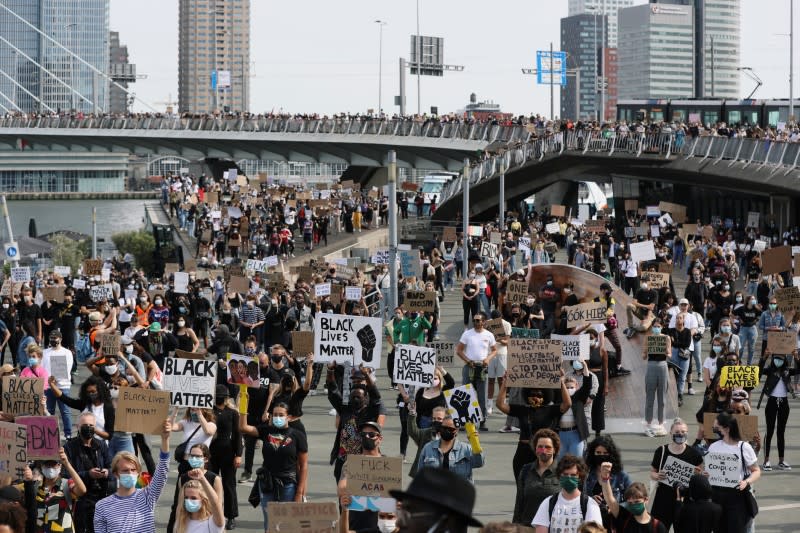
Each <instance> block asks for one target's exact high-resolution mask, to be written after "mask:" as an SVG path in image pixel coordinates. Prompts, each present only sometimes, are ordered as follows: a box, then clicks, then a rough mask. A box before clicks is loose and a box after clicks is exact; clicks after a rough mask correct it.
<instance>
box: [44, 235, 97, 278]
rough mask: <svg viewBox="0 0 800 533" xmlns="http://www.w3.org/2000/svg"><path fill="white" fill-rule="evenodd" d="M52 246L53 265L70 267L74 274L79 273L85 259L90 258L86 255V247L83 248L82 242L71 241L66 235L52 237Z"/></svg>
mask: <svg viewBox="0 0 800 533" xmlns="http://www.w3.org/2000/svg"><path fill="white" fill-rule="evenodd" d="M84 240H85V239H84ZM50 244H52V245H53V251H52V252H51V253H50V257H51V258H52V259H53V264H55V265H59V266H68V267H70V268H71V269H72V272H77V271H78V267H79V266H80V265H81V263H82V262H83V259H84V257H88V255H86V254H85V253H84V248H85V246H82V242H81V241H76V240H74V239H70V238H69V237H67V236H66V235H61V234H57V235H53V236H52V237H50Z"/></svg>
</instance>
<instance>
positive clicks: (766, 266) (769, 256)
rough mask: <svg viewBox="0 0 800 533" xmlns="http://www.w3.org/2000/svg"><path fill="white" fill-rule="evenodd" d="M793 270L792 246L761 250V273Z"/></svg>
mask: <svg viewBox="0 0 800 533" xmlns="http://www.w3.org/2000/svg"><path fill="white" fill-rule="evenodd" d="M791 270H792V247H791V246H778V247H777V248H770V249H769V250H764V251H763V252H761V274H762V275H764V276H766V275H767V274H778V273H780V272H789V271H791Z"/></svg>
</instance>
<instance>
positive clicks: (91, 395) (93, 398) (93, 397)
mask: <svg viewBox="0 0 800 533" xmlns="http://www.w3.org/2000/svg"><path fill="white" fill-rule="evenodd" d="M98 398H100V394H98V393H96V392H90V393H89V400H91V401H93V402H96V401H97V399H98Z"/></svg>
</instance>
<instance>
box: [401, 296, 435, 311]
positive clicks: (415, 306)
mask: <svg viewBox="0 0 800 533" xmlns="http://www.w3.org/2000/svg"><path fill="white" fill-rule="evenodd" d="M437 297H438V296H437V294H436V291H406V295H405V300H404V301H403V308H404V309H405V310H406V312H407V313H413V312H417V313H433V311H434V309H436V298H437Z"/></svg>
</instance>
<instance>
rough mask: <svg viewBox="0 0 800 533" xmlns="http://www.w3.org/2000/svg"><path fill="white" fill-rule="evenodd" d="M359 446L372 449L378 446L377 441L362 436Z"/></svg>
mask: <svg viewBox="0 0 800 533" xmlns="http://www.w3.org/2000/svg"><path fill="white" fill-rule="evenodd" d="M361 446H363V447H364V449H365V450H374V449H375V448H377V447H378V443H377V442H375V441H374V440H373V439H370V438H364V439H361Z"/></svg>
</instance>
